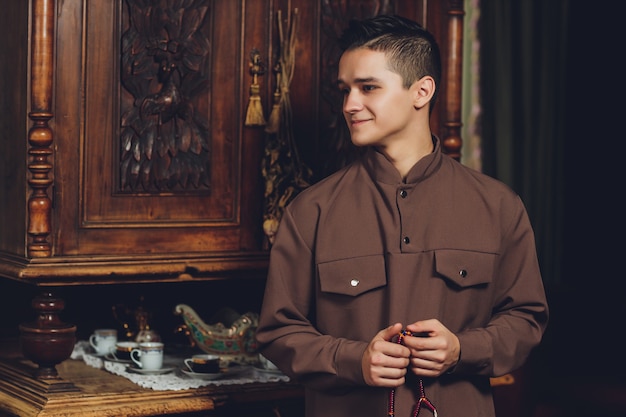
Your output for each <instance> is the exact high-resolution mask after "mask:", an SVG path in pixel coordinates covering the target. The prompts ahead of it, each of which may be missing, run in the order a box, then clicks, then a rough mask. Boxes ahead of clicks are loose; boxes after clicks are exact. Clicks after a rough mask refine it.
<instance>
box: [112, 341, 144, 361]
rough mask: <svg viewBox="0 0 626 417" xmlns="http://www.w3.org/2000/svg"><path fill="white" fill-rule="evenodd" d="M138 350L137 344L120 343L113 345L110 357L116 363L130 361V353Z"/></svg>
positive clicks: (129, 342)
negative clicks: (116, 361)
mask: <svg viewBox="0 0 626 417" xmlns="http://www.w3.org/2000/svg"><path fill="white" fill-rule="evenodd" d="M137 348H139V343H137V342H132V341H122V342H117V343H116V344H115V349H113V350H112V351H111V356H112V357H113V358H114V359H116V360H118V361H130V360H131V359H130V352H131V351H132V350H133V349H137Z"/></svg>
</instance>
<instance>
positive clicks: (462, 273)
mask: <svg viewBox="0 0 626 417" xmlns="http://www.w3.org/2000/svg"><path fill="white" fill-rule="evenodd" d="M459 275H460V276H461V278H465V277H466V276H467V271H466V270H465V269H461V270H460V271H459Z"/></svg>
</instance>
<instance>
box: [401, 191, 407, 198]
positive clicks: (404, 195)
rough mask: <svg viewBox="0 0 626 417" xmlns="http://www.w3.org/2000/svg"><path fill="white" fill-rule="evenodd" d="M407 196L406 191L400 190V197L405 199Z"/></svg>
mask: <svg viewBox="0 0 626 417" xmlns="http://www.w3.org/2000/svg"><path fill="white" fill-rule="evenodd" d="M407 195H408V193H407V192H406V190H400V197H402V198H406V196H407Z"/></svg>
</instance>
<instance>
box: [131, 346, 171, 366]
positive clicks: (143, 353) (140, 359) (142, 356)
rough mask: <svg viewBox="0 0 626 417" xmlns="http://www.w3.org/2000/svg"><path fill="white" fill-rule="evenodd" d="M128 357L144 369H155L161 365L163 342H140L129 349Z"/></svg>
mask: <svg viewBox="0 0 626 417" xmlns="http://www.w3.org/2000/svg"><path fill="white" fill-rule="evenodd" d="M130 359H131V360H132V361H133V362H135V363H136V364H137V366H138V367H139V368H141V369H143V370H145V371H156V370H158V369H161V368H162V367H163V343H161V342H145V343H140V344H139V347H138V348H135V349H132V350H131V351H130Z"/></svg>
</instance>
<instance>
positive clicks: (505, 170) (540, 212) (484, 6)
mask: <svg viewBox="0 0 626 417" xmlns="http://www.w3.org/2000/svg"><path fill="white" fill-rule="evenodd" d="M567 13H568V1H567V0H515V1H508V0H480V21H479V23H478V27H479V39H480V45H481V47H480V68H481V75H480V80H481V82H480V98H481V100H480V101H481V106H482V115H481V116H482V117H481V130H482V132H481V157H482V161H481V162H482V170H483V172H485V173H486V174H488V175H491V176H493V177H495V178H498V179H500V180H502V181H503V182H505V183H507V184H508V185H509V186H511V187H512V188H513V189H514V190H515V191H516V192H518V193H519V194H520V196H521V198H522V200H523V201H524V203H525V205H526V208H527V210H528V213H529V216H530V218H531V222H532V224H533V227H534V230H535V238H536V242H537V251H538V255H539V262H540V265H541V269H542V273H543V277H544V282H545V283H546V285H547V286H548V285H552V284H554V285H556V284H559V283H560V281H561V279H562V276H561V265H562V257H563V214H564V212H563V210H564V207H563V201H564V199H563V193H564V178H563V177H564V149H565V146H564V141H565V86H566V77H565V73H566V71H565V70H566V50H567V48H565V45H566V41H567V39H566V38H567V21H568V19H567Z"/></svg>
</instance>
